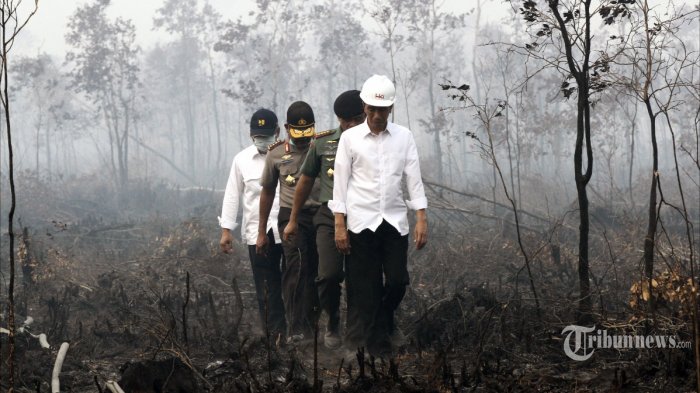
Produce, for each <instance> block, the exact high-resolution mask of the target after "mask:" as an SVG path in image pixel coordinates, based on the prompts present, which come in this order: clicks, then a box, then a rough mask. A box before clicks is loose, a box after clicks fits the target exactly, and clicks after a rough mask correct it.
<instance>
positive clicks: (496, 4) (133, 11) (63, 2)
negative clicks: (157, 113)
mask: <svg viewBox="0 0 700 393" xmlns="http://www.w3.org/2000/svg"><path fill="white" fill-rule="evenodd" d="M87 2H88V1H87V0H39V11H38V12H37V14H36V15H35V16H34V18H33V19H32V20H31V21H30V23H29V25H27V28H26V30H25V31H23V32H22V33H23V34H22V35H21V36H20V37H19V39H18V40H17V44H16V46H15V49H14V50H15V51H16V53H21V54H24V55H35V54H37V53H38V52H47V53H50V54H54V55H58V56H62V55H63V53H65V50H66V45H65V31H66V25H67V23H68V19H69V18H70V16H71V15H72V14H73V12H74V11H75V9H76V7H77V6H79V5H82V4H85V3H87ZM163 2H164V0H112V4H111V5H110V7H109V14H110V16H112V17H116V16H121V17H123V18H127V19H131V20H132V21H133V23H134V24H135V26H136V34H137V40H138V41H139V44H141V45H142V46H143V47H144V48H148V47H149V46H150V45H151V44H153V43H155V42H157V41H158V40H159V39H161V38H164V37H165V33H162V32H159V31H153V16H154V15H155V11H156V10H157V9H158V8H159V7H160V6H161V4H163ZM484 2H485V3H489V8H490V9H491V10H493V8H502V4H501V2H500V1H498V0H496V1H494V0H491V1H484ZM24 3H25V5H29V4H30V3H31V5H33V2H30V1H29V0H25V1H24ZM209 3H210V4H212V5H213V6H214V8H216V9H217V10H218V11H219V13H221V14H222V15H223V16H224V18H225V19H235V18H237V17H238V16H243V15H246V14H247V13H248V11H250V10H252V9H253V8H254V7H255V0H209ZM474 3H476V0H445V2H444V6H445V9H449V10H453V11H460V12H464V11H467V9H468V8H470V7H473V4H474ZM499 14H505V10H501V12H499ZM485 17H486V16H485Z"/></svg>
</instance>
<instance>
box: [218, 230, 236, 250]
mask: <svg viewBox="0 0 700 393" xmlns="http://www.w3.org/2000/svg"><path fill="white" fill-rule="evenodd" d="M219 246H220V247H221V251H222V252H223V253H224V254H230V253H232V252H233V236H232V235H231V231H230V230H228V229H226V228H223V229H221V240H219Z"/></svg>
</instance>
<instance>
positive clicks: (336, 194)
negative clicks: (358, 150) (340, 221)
mask: <svg viewBox="0 0 700 393" xmlns="http://www.w3.org/2000/svg"><path fill="white" fill-rule="evenodd" d="M351 167H352V158H351V156H350V146H349V143H348V138H344V135H343V136H341V137H340V142H339V143H338V150H337V153H336V155H335V163H334V165H333V199H331V200H330V201H328V208H329V209H330V210H331V211H332V212H333V213H342V214H347V207H346V202H347V197H348V182H349V181H350V171H351Z"/></svg>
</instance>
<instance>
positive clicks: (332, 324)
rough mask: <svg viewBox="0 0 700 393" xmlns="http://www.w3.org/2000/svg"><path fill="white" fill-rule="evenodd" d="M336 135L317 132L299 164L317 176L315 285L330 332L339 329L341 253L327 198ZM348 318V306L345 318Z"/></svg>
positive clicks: (307, 173)
mask: <svg viewBox="0 0 700 393" xmlns="http://www.w3.org/2000/svg"><path fill="white" fill-rule="evenodd" d="M340 135H341V131H340V128H337V129H334V130H329V131H324V132H322V133H319V134H317V135H316V141H315V143H314V145H313V146H312V147H311V148H310V149H309V153H308V154H307V156H306V160H305V161H304V165H303V166H302V168H301V173H302V174H303V175H305V176H309V177H311V178H317V177H318V179H317V180H316V182H317V183H318V182H320V188H321V192H320V199H319V201H320V202H321V207H320V208H319V209H318V211H317V212H316V215H315V216H314V225H315V227H316V246H317V247H318V258H319V264H318V276H317V277H316V286H317V287H318V299H319V304H320V306H321V310H323V311H325V312H326V313H327V314H328V330H329V331H332V332H334V333H339V329H340V311H339V308H340V293H341V289H340V283H341V282H342V281H343V262H344V259H345V256H344V255H343V254H341V253H340V252H338V249H337V248H336V247H335V221H334V220H335V219H334V217H333V213H332V212H331V211H330V210H329V209H328V201H329V200H330V199H333V164H334V161H335V153H336V150H337V149H338V141H339V140H340ZM351 318H353V316H352V312H351V310H350V307H349V308H348V320H351Z"/></svg>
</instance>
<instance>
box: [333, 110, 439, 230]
mask: <svg viewBox="0 0 700 393" xmlns="http://www.w3.org/2000/svg"><path fill="white" fill-rule="evenodd" d="M403 175H406V186H407V188H408V194H409V197H410V198H411V199H410V200H406V201H405V202H404V200H403V192H402V188H401V181H402V178H403ZM333 176H334V183H333V199H332V200H330V201H329V202H328V207H329V208H330V209H331V211H333V213H343V214H346V215H347V222H348V223H347V225H348V230H349V231H351V232H353V233H359V232H361V231H363V230H364V229H370V230H371V231H376V230H377V228H378V227H379V225H380V224H381V223H382V220H386V221H387V222H388V223H389V224H391V225H392V226H393V227H394V228H396V230H397V231H399V233H401V235H402V236H403V235H407V234H408V231H409V227H408V218H407V217H406V213H407V207H408V208H411V209H412V210H420V209H425V208H427V207H428V200H427V199H426V197H425V191H424V189H423V180H422V179H421V173H420V163H419V162H418V150H417V149H416V143H415V141H414V140H413V134H412V133H411V131H410V130H408V129H407V128H405V127H402V126H400V125H398V124H394V123H391V122H390V123H388V124H387V129H386V131H383V132H381V133H379V134H377V135H375V134H373V133H372V132H371V131H370V129H369V126H368V125H367V122H366V121H365V122H364V123H363V124H360V125H358V126H356V127H353V128H351V129H349V130H347V131H345V132H343V135H342V136H341V137H340V143H339V144H338V152H337V154H336V156H335V168H334V174H333Z"/></svg>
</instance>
